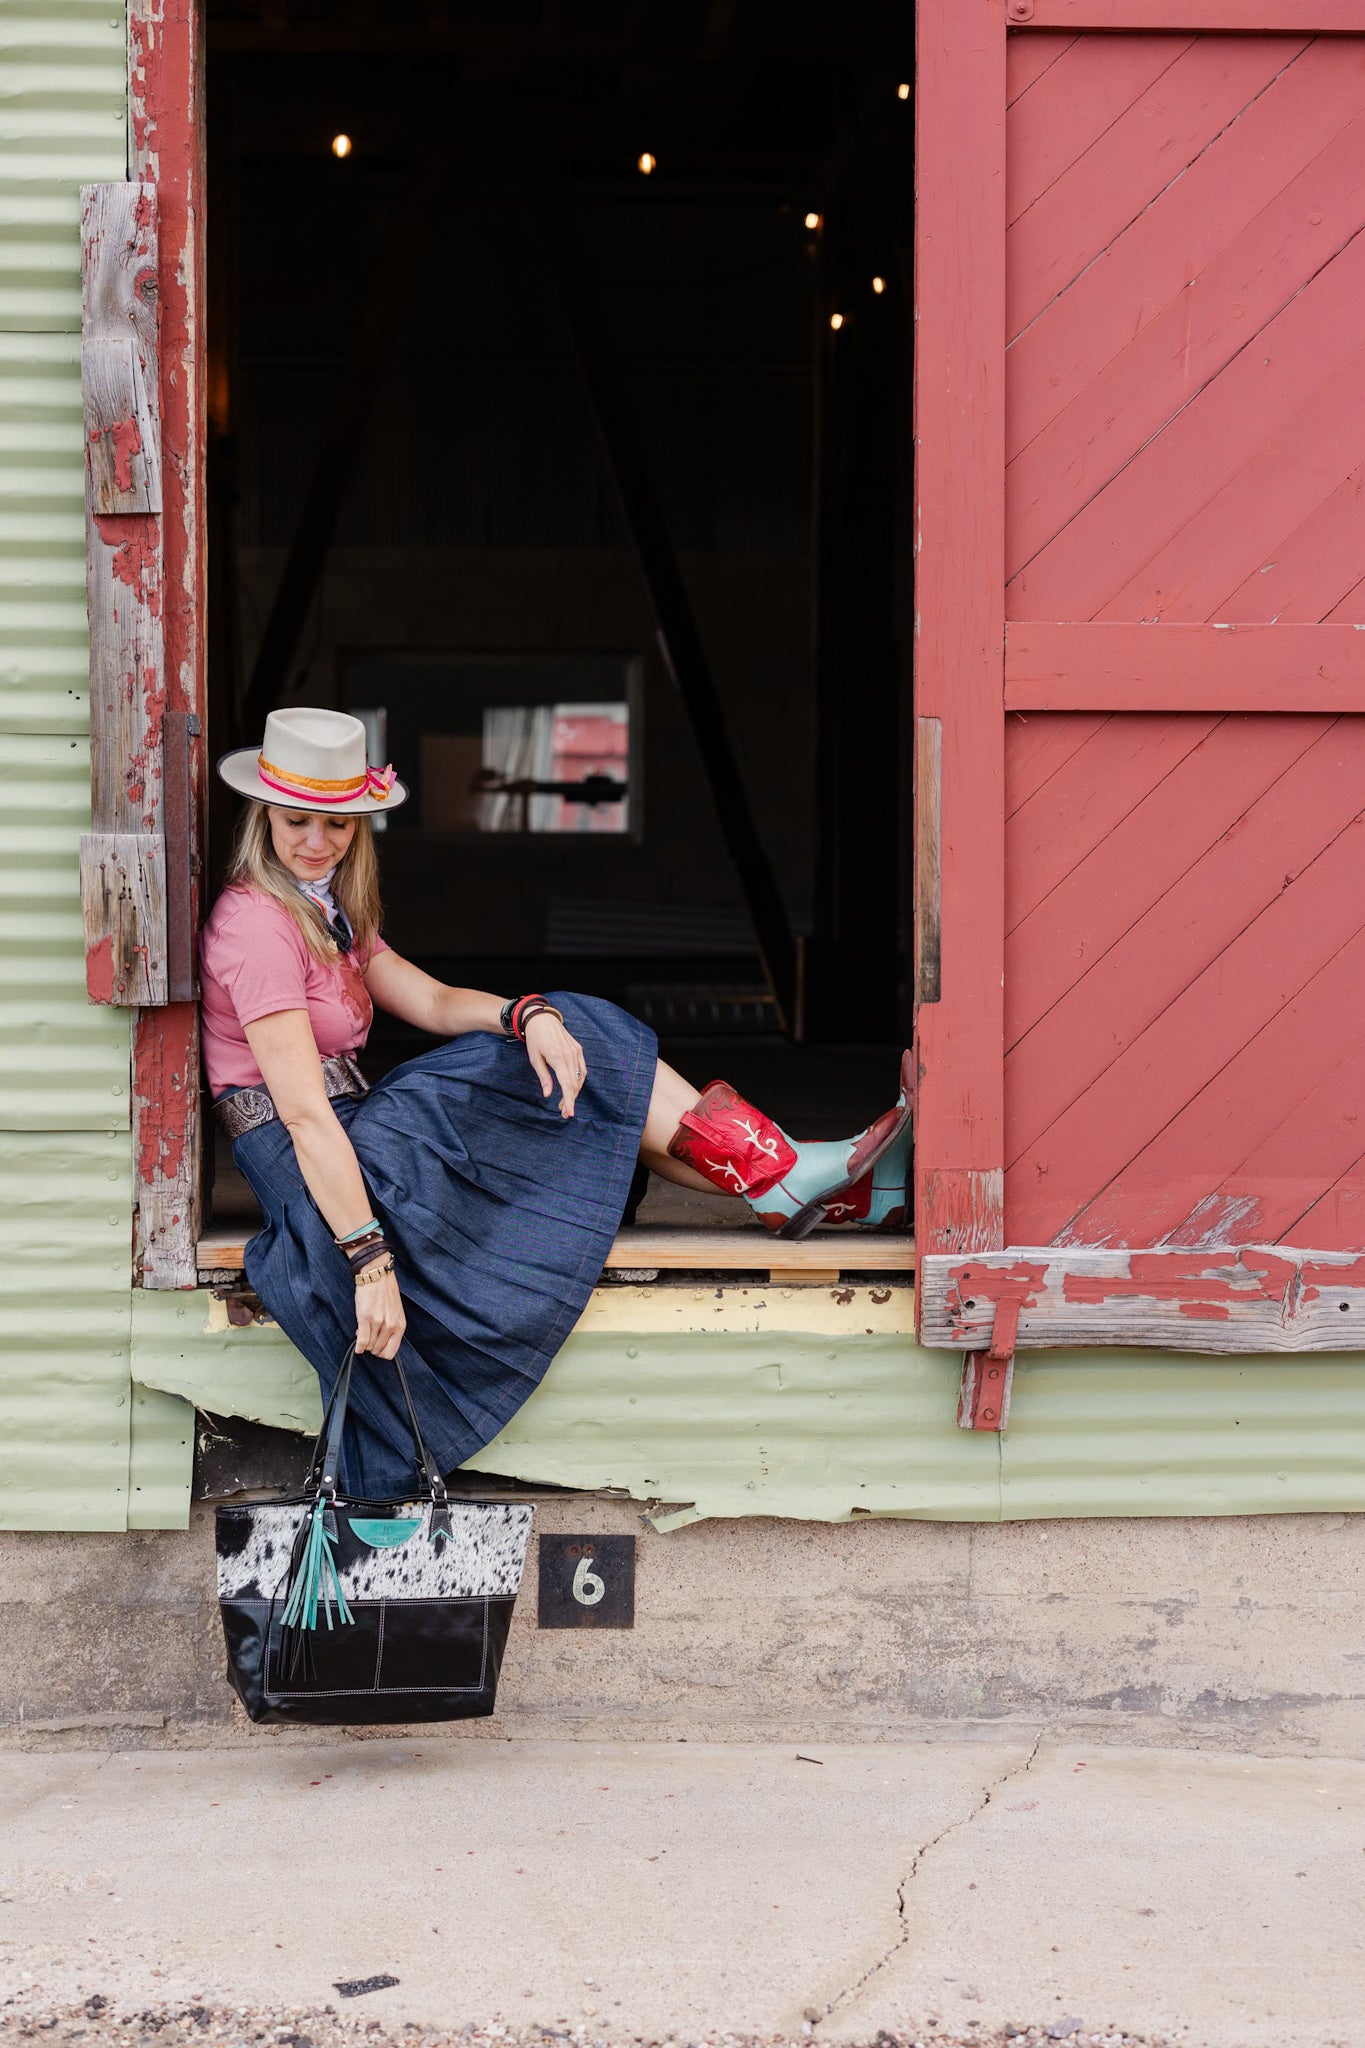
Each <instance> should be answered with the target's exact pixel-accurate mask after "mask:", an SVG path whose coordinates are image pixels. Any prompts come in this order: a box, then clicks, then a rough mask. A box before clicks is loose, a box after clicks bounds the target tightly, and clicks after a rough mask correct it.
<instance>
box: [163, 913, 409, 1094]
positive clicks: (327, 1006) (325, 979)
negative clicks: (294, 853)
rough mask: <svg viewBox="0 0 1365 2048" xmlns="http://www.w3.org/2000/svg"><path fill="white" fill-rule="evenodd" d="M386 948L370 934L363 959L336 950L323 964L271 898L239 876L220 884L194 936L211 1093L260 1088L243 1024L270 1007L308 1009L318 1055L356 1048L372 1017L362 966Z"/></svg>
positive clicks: (270, 1011) (258, 1072) (269, 1013)
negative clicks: (228, 883) (222, 886)
mask: <svg viewBox="0 0 1365 2048" xmlns="http://www.w3.org/2000/svg"><path fill="white" fill-rule="evenodd" d="M387 951H388V947H387V946H386V945H385V943H384V941H383V939H376V940H375V942H374V945H373V946H372V947H371V949H370V951H369V952H368V953H367V954H365V955H364V957H363V958H358V957H357V955H356V953H355V952H351V953H343V954H341V955H340V956H339V957H338V959H336V960H335V961H332V962H330V963H328V964H326V965H324V963H323V962H322V961H321V960H315V959H314V958H313V955H312V954H311V953H310V952H309V950H308V947H307V944H306V943H305V941H304V936H303V933H302V932H301V931H300V930H299V928H298V926H297V925H296V924H295V922H294V920H293V918H292V917H291V916H290V915H289V912H288V911H287V910H286V909H285V908H284V906H283V904H281V903H277V902H276V901H275V899H274V897H273V896H267V895H266V894H265V893H264V892H263V891H262V890H260V889H253V888H251V887H250V886H249V885H248V884H247V883H245V882H234V883H233V884H232V886H231V888H228V889H224V891H223V893H222V895H221V896H220V897H219V898H218V901H217V902H216V903H215V904H214V906H213V909H212V911H211V913H210V915H209V919H208V922H207V924H206V925H205V926H204V931H203V936H202V937H201V939H200V941H199V966H200V974H201V979H202V983H203V992H204V993H203V1004H202V1018H203V1040H204V1066H205V1068H206V1069H207V1072H208V1077H209V1089H210V1092H211V1093H212V1094H213V1095H214V1096H218V1095H221V1094H222V1092H223V1090H224V1089H225V1088H253V1087H255V1088H259V1087H260V1086H261V1082H262V1077H261V1070H260V1068H259V1067H258V1066H257V1064H256V1062H255V1060H254V1059H253V1058H252V1056H251V1047H250V1046H249V1045H248V1044H247V1039H246V1026H247V1025H248V1024H254V1023H255V1022H256V1021H257V1019H258V1018H260V1017H271V1016H273V1015H274V1014H275V1012H276V1011H277V1010H307V1012H308V1021H309V1023H310V1024H311V1025H312V1027H313V1037H314V1038H315V1039H316V1040H317V1048H318V1051H319V1053H320V1054H321V1055H322V1057H323V1058H324V1059H328V1058H330V1057H331V1056H332V1055H333V1054H334V1053H339V1052H358V1051H359V1049H360V1047H361V1046H362V1045H364V1043H365V1040H366V1037H367V1036H368V1034H369V1029H370V1025H371V1023H372V1021H373V1019H374V1005H373V1003H372V1002H371V1001H370V994H369V990H368V989H367V988H366V986H365V975H364V970H365V968H367V967H368V966H369V964H370V961H371V960H372V959H373V958H374V956H375V954H376V953H386V952H387Z"/></svg>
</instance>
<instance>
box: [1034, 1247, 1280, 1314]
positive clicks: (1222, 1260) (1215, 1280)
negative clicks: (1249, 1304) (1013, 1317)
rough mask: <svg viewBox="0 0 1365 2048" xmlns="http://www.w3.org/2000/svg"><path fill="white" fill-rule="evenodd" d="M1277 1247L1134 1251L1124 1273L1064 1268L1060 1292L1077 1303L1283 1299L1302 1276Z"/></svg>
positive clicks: (1070, 1300) (1068, 1299)
mask: <svg viewBox="0 0 1365 2048" xmlns="http://www.w3.org/2000/svg"><path fill="white" fill-rule="evenodd" d="M1298 1271H1299V1269H1298V1265H1297V1263H1296V1262H1295V1261H1294V1260H1293V1259H1286V1258H1281V1257H1278V1256H1277V1255H1276V1254H1275V1253H1274V1252H1261V1251H1236V1252H1226V1253H1224V1254H1222V1255H1221V1256H1220V1255H1219V1254H1218V1253H1217V1252H1190V1253H1189V1254H1186V1255H1182V1254H1181V1253H1178V1252H1133V1253H1131V1254H1130V1256H1129V1259H1128V1270H1127V1272H1126V1273H1109V1274H1099V1273H1066V1274H1064V1276H1063V1280H1062V1296H1063V1299H1064V1300H1066V1301H1069V1302H1074V1303H1076V1304H1077V1305H1080V1304H1083V1303H1084V1304H1091V1303H1095V1302H1100V1301H1117V1300H1123V1299H1124V1298H1128V1299H1132V1298H1134V1297H1138V1296H1140V1297H1141V1298H1142V1299H1144V1300H1147V1301H1170V1302H1176V1303H1182V1302H1199V1301H1203V1302H1219V1301H1223V1302H1235V1301H1249V1300H1250V1301H1254V1300H1258V1299H1259V1300H1262V1301H1283V1300H1284V1299H1285V1296H1286V1294H1287V1292H1288V1291H1289V1289H1290V1288H1291V1287H1293V1286H1294V1285H1295V1284H1296V1282H1297V1278H1298Z"/></svg>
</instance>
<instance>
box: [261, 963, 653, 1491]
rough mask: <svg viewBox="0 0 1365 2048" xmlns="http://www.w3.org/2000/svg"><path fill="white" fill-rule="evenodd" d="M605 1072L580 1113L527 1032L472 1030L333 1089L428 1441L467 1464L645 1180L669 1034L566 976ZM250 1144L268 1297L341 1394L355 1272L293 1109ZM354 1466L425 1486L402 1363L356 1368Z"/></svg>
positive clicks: (587, 1050) (595, 1069)
mask: <svg viewBox="0 0 1365 2048" xmlns="http://www.w3.org/2000/svg"><path fill="white" fill-rule="evenodd" d="M552 1000H553V1002H554V1003H555V1004H556V1005H557V1007H558V1008H559V1009H561V1010H562V1011H563V1012H564V1019H565V1022H566V1024H567V1026H568V1028H569V1030H570V1031H572V1033H573V1034H574V1036H575V1038H577V1039H578V1040H579V1041H580V1043H581V1044H582V1046H583V1050H584V1054H585V1056H586V1059H587V1068H588V1078H587V1081H586V1084H585V1086H584V1088H583V1091H582V1093H581V1094H580V1095H579V1098H578V1102H577V1105H576V1108H575V1112H574V1115H573V1116H572V1117H571V1118H567V1119H566V1118H563V1117H561V1116H560V1114H559V1091H558V1089H557V1088H556V1090H555V1093H554V1094H553V1096H551V1097H550V1098H549V1099H548V1100H547V1099H546V1098H545V1097H544V1096H543V1095H542V1094H541V1090H540V1083H539V1081H538V1080H537V1079H536V1076H535V1073H534V1070H533V1069H532V1066H531V1062H530V1060H529V1059H528V1057H527V1054H526V1048H525V1047H524V1046H523V1045H520V1044H517V1043H516V1042H515V1041H510V1040H507V1039H504V1038H500V1037H498V1036H496V1035H495V1034H493V1033H490V1032H482V1031H480V1032H470V1033H468V1034H467V1035H465V1036H463V1037H460V1038H456V1039H452V1040H451V1041H450V1043H449V1044H447V1045H441V1046H438V1047H437V1048H436V1049H435V1050H434V1051H433V1052H427V1053H423V1054H421V1056H420V1057H419V1058H417V1059H414V1060H409V1061H408V1062H407V1064H406V1065H405V1066H401V1067H398V1068H396V1069H395V1070H394V1072H393V1073H391V1074H388V1075H386V1076H385V1078H384V1079H383V1080H382V1081H380V1082H379V1083H378V1085H377V1086H376V1087H375V1088H373V1089H371V1091H370V1093H369V1094H368V1095H366V1096H363V1097H360V1098H354V1097H342V1098H340V1099H339V1100H338V1101H336V1102H335V1103H334V1104H333V1107H334V1109H335V1110H336V1112H337V1115H338V1117H339V1118H340V1120H341V1122H342V1123H343V1124H344V1125H345V1128H346V1131H347V1134H348V1135H349V1137H350V1140H351V1143H352V1144H353V1145H354V1147H355V1150H356V1156H357V1158H358V1159H359V1161H360V1169H361V1172H362V1173H363V1174H364V1176H365V1183H366V1186H367V1188H368V1190H369V1194H370V1197H371V1199H372V1201H373V1203H374V1213H375V1215H376V1216H377V1217H378V1218H379V1219H380V1221H381V1223H382V1224H383V1225H384V1230H385V1234H386V1235H387V1237H388V1240H389V1242H390V1244H391V1245H392V1246H393V1252H394V1262H395V1267H396V1270H397V1276H398V1284H399V1288H400V1291H401V1293H402V1296H403V1306H404V1309H405V1310H406V1313H407V1333H406V1335H405V1337H404V1339H403V1346H402V1350H401V1351H400V1353H399V1356H400V1357H401V1359H402V1361H403V1365H404V1367H405V1369H406V1371H407V1375H408V1382H409V1385H410V1386H411V1389H412V1396H413V1404H414V1406H415V1407H416V1409H417V1414H418V1419H419V1420H420V1422H421V1425H422V1433H423V1435H424V1437H425V1438H426V1443H427V1448H428V1450H429V1451H430V1452H431V1455H432V1458H433V1459H434V1461H435V1462H436V1463H437V1464H438V1465H439V1467H440V1469H441V1471H442V1472H443V1473H445V1474H447V1475H448V1474H449V1473H451V1472H452V1471H454V1469H455V1468H456V1467H457V1466H459V1465H462V1464H463V1463H464V1461H465V1459H466V1458H469V1457H472V1456H473V1454H474V1452H475V1451H477V1450H480V1449H482V1447H483V1446H484V1445H485V1444H486V1443H488V1442H489V1440H490V1439H491V1438H492V1437H495V1436H496V1435H497V1433H498V1431H499V1430H500V1429H501V1428H502V1427H503V1425H504V1424H505V1423H506V1422H507V1421H508V1420H509V1419H510V1417H511V1416H513V1415H515V1413H516V1411H517V1409H518V1408H519V1407H520V1406H521V1404H522V1402H523V1401H524V1400H525V1399H526V1397H527V1395H528V1394H530V1393H531V1391H532V1390H533V1389H534V1388H535V1387H536V1386H537V1384H538V1383H539V1381H540V1379H541V1377H542V1375H543V1374H544V1371H545V1368H546V1367H547V1366H548V1364H549V1363H550V1360H551V1359H552V1358H553V1357H554V1355H555V1353H556V1352H557V1351H558V1350H559V1348H560V1346H561V1345H562V1344H563V1342H564V1339H565V1338H566V1337H567V1336H568V1334H569V1332H570V1331H571V1330H572V1328H573V1326H574V1324H575V1323H576V1322H577V1321H578V1318H579V1316H580V1315H581V1314H582V1313H583V1309H584V1307H585V1306H586V1303H587V1299H588V1296H589V1294H590V1293H591V1292H592V1289H593V1286H594V1285H595V1283H596V1281H597V1279H598V1276H599V1275H600V1273H601V1271H602V1266H603V1263H604V1261H605V1259H606V1255H607V1252H608V1250H609V1249H610V1247H611V1243H612V1239H613V1238H614V1236H615V1234H616V1231H617V1229H618V1227H619V1225H620V1222H621V1218H622V1215H623V1213H624V1211H625V1207H626V1201H627V1197H628V1196H629V1193H630V1186H631V1180H632V1178H633V1175H634V1172H635V1166H636V1161H637V1158H638V1154H639V1149H640V1134H641V1132H642V1130H643V1128H644V1122H645V1116H646V1113H647V1111H648V1109H649V1099H650V1094H651V1091H652V1089H653V1086H654V1066H655V1060H656V1058H657V1046H656V1043H655V1038H654V1034H653V1032H652V1031H650V1030H649V1028H648V1027H647V1026H646V1025H644V1024H640V1023H638V1022H637V1021H636V1019H635V1018H633V1017H630V1016H627V1014H626V1013H625V1011H623V1010H618V1009H617V1008H616V1007H615V1005H614V1004H612V1003H607V1002H600V1001H598V1000H597V999H596V998H594V997H590V996H575V995H563V994H557V995H555V996H554V997H553V998H552ZM232 1149H233V1156H234V1158H235V1159H236V1162H237V1165H238V1166H239V1168H240V1169H241V1171H242V1172H243V1173H244V1174H245V1175H246V1178H247V1180H248V1181H249V1182H250V1184H251V1187H252V1189H253V1191H254V1192H255V1194H256V1196H257V1199H258V1200H259V1202H260V1204H261V1208H262V1210H263V1211H264V1215H265V1222H264V1225H263V1227H262V1228H261V1229H260V1230H259V1231H258V1232H257V1234H256V1236H255V1237H253V1238H252V1239H251V1241H250V1243H249V1244H248V1245H247V1248H246V1270H247V1277H248V1279H249V1280H250V1282H251V1284H252V1286H253V1287H254V1288H255V1290H256V1292H257V1293H258V1294H259V1296H260V1298H261V1301H262V1303H263V1305H264V1306H265V1308H266V1309H267V1310H268V1311H269V1312H270V1314H271V1315H272V1316H273V1317H274V1318H275V1320H276V1322H277V1323H279V1325H280V1327H281V1329H283V1330H284V1332H285V1334H286V1336H288V1337H289V1338H290V1339H291V1341H292V1342H293V1343H294V1344H295V1345H297V1347H298V1349H299V1350H300V1351H301V1352H302V1353H303V1355H304V1357H305V1358H306V1359H307V1360H308V1362H309V1363H310V1365H312V1367H313V1368H314V1370H315V1371H316V1373H317V1375H318V1378H319V1380H320V1381H321V1382H322V1392H323V1398H324V1400H325V1399H326V1398H327V1396H328V1394H329V1393H330V1392H331V1388H332V1384H333V1381H334V1379H335V1376H336V1373H337V1369H338V1367H339V1366H340V1363H341V1360H342V1357H343V1354H344V1353H345V1351H346V1348H347V1346H348V1345H349V1344H350V1343H351V1342H352V1341H353V1339H354V1337H355V1288H354V1283H353V1282H352V1279H351V1274H350V1269H349V1267H348V1266H347V1264H346V1261H345V1259H344V1258H343V1256H342V1254H341V1253H340V1252H339V1251H338V1250H337V1248H336V1245H335V1244H334V1243H333V1241H332V1232H331V1229H330V1227H329V1226H328V1225H327V1224H326V1223H325V1222H324V1221H323V1218H322V1216H321V1214H320V1212H319V1210H318V1208H317V1206H316V1204H315V1203H314V1201H313V1198H312V1196H311V1195H310V1194H309V1192H308V1190H307V1188H306V1187H305V1185H304V1182H303V1176H302V1174H301V1173H300V1172H299V1168H298V1162H297V1161H296V1159H295V1157H294V1147H293V1143H292V1141H291V1139H290V1137H289V1133H288V1131H287V1130H286V1129H285V1127H284V1125H283V1124H281V1123H270V1124H263V1125H261V1126H260V1127H259V1128H258V1129H257V1130H254V1131H248V1132H247V1133H246V1134H245V1136H243V1137H241V1138H238V1139H237V1140H236V1141H235V1143H234V1145H233V1148H232ZM343 1453H344V1454H343V1459H342V1471H341V1474H340V1478H341V1481H342V1485H343V1487H344V1489H345V1491H346V1492H347V1493H348V1494H349V1495H351V1496H352V1497H353V1498H360V1499H370V1500H388V1499H398V1498H401V1497H404V1496H406V1495H408V1494H410V1493H411V1491H412V1484H413V1458H412V1432H411V1430H410V1429H409V1427H408V1424H407V1419H406V1415H405V1413H404V1410H403V1406H402V1400H401V1396H400V1395H399V1392H398V1385H397V1380H396V1377H395V1375H394V1373H393V1372H392V1369H391V1368H390V1366H389V1365H388V1363H387V1361H386V1360H384V1359H381V1358H367V1357H365V1356H363V1355H362V1356H360V1357H358V1358H357V1359H356V1370H355V1372H354V1373H353V1374H352V1376H351V1398H350V1408H349V1412H348V1416H347V1422H346V1438H345V1443H344V1447H343Z"/></svg>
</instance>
